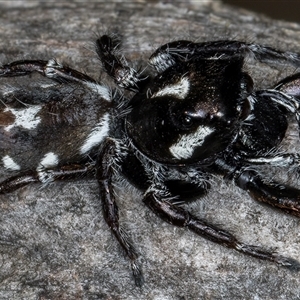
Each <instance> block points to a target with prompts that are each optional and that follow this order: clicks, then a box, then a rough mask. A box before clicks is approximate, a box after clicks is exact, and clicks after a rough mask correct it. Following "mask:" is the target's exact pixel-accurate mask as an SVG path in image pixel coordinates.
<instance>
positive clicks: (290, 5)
mask: <svg viewBox="0 0 300 300" xmlns="http://www.w3.org/2000/svg"><path fill="white" fill-rule="evenodd" d="M223 2H224V3H227V4H231V5H235V6H239V7H243V8H246V9H249V10H252V11H255V12H259V13H262V14H265V15H266V16H269V17H271V18H274V19H281V20H286V21H290V22H298V23H300V0H223Z"/></svg>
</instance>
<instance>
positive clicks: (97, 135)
mask: <svg viewBox="0 0 300 300" xmlns="http://www.w3.org/2000/svg"><path fill="white" fill-rule="evenodd" d="M108 131H109V114H108V113H106V114H105V115H104V116H103V118H102V119H101V121H100V122H99V123H98V124H97V125H96V127H95V128H93V130H92V131H91V133H90V134H89V135H88V137H87V139H86V140H85V142H84V144H83V145H82V146H81V147H80V153H81V154H85V153H87V152H89V151H90V150H91V149H92V148H93V147H95V146H97V145H99V144H100V143H101V142H102V141H103V139H104V138H105V137H106V136H107V135H108Z"/></svg>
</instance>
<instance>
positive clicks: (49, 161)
mask: <svg viewBox="0 0 300 300" xmlns="http://www.w3.org/2000/svg"><path fill="white" fill-rule="evenodd" d="M57 164H58V156H57V155H56V154H55V153H53V152H48V153H46V154H45V155H44V157H43V158H42V160H41V161H40V164H39V165H40V167H42V168H45V169H47V168H53V167H55V166H57Z"/></svg>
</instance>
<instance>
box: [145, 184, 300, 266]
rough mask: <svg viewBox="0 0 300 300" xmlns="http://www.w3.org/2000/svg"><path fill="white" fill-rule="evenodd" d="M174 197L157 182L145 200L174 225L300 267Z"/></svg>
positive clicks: (230, 246)
mask: <svg viewBox="0 0 300 300" xmlns="http://www.w3.org/2000/svg"><path fill="white" fill-rule="evenodd" d="M173 199H174V196H172V195H171V194H170V193H169V191H168V190H167V189H166V188H165V186H163V185H161V184H156V185H154V186H151V187H150V188H149V189H148V190H147V192H146V193H145V197H144V200H143V201H144V203H145V204H146V205H147V206H148V207H149V208H150V209H151V210H152V211H153V212H154V213H155V214H157V215H158V216H159V217H161V218H162V219H163V220H164V221H166V222H168V223H170V224H172V225H176V226H179V227H186V228H188V229H190V230H191V231H193V232H195V233H196V234H198V235H201V236H202V237H204V238H206V239H208V240H211V241H213V242H215V243H218V244H222V245H224V246H226V247H228V248H232V249H235V250H237V251H239V252H242V253H244V254H247V255H250V256H254V257H256V258H259V259H263V260H269V261H272V262H275V263H277V264H279V265H282V266H284V267H287V268H291V269H297V270H298V269H300V264H299V263H298V262H297V261H295V260H294V259H291V258H288V257H284V256H281V255H278V254H277V253H274V252H271V251H267V250H265V249H263V248H261V247H258V246H253V245H247V244H244V243H242V242H240V241H239V240H238V239H237V238H236V237H235V236H234V235H232V234H231V233H229V232H227V231H225V230H222V229H221V228H219V227H217V226H214V225H211V224H209V223H208V222H206V221H204V220H201V219H199V218H198V217H196V216H193V215H192V214H191V213H189V212H188V211H186V210H184V209H183V208H182V207H179V206H177V205H176V204H175V203H174V200H173Z"/></svg>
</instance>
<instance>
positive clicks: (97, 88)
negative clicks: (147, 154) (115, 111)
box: [85, 81, 112, 101]
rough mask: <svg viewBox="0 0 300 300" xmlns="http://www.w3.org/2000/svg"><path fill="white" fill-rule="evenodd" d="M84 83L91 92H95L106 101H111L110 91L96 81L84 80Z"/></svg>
mask: <svg viewBox="0 0 300 300" xmlns="http://www.w3.org/2000/svg"><path fill="white" fill-rule="evenodd" d="M85 85H86V86H87V87H89V88H90V89H91V90H92V91H93V92H95V93H97V94H98V95H99V96H100V97H101V98H103V99H104V100H106V101H111V99H112V97H111V91H110V90H109V89H108V88H107V87H105V86H103V85H100V84H98V83H94V82H88V81H87V82H85Z"/></svg>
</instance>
